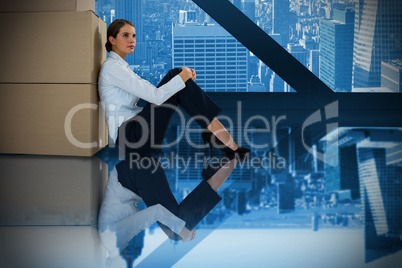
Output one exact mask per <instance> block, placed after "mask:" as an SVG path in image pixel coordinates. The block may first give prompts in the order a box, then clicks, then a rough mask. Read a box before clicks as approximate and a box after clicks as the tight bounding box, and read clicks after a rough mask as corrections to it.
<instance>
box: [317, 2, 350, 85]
mask: <svg viewBox="0 0 402 268" xmlns="http://www.w3.org/2000/svg"><path fill="white" fill-rule="evenodd" d="M353 32H354V11H352V10H345V11H342V10H338V9H334V16H333V20H324V19H321V20H320V79H321V80H322V81H323V82H324V83H325V84H327V86H329V87H330V88H331V89H332V90H334V91H335V90H336V91H351V90H352V69H353Z"/></svg>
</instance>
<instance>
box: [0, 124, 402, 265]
mask: <svg viewBox="0 0 402 268" xmlns="http://www.w3.org/2000/svg"><path fill="white" fill-rule="evenodd" d="M353 131H354V132H356V133H357V132H359V131H360V130H353ZM342 133H343V134H342V135H350V136H352V134H353V133H349V132H342ZM353 135H354V136H356V134H353ZM349 140H350V139H349ZM377 143H378V144H377ZM327 152H329V151H328V150H327ZM337 152H338V154H339V159H340V160H341V161H340V163H341V166H340V168H341V169H343V168H345V167H346V171H347V172H346V173H345V174H355V176H354V177H352V176H349V177H347V180H348V181H349V182H350V181H355V182H357V183H358V184H356V185H350V186H348V187H349V189H346V190H342V189H341V190H339V189H338V190H336V191H334V190H332V191H328V189H329V188H328V187H330V186H331V185H327V188H326V190H327V192H328V193H326V192H325V191H324V189H325V187H324V183H325V181H327V182H331V181H335V180H336V178H338V177H336V176H333V175H332V174H338V173H334V172H333V171H334V170H333V169H330V168H327V169H325V172H321V173H320V172H316V171H314V172H313V171H311V172H308V173H305V174H304V175H303V176H302V175H300V174H302V172H299V175H297V176H294V175H292V174H290V175H289V174H286V176H278V175H275V174H269V173H267V172H268V171H269V169H268V171H267V170H263V169H259V170H253V169H247V168H242V169H241V168H237V171H236V172H238V173H234V174H233V177H235V179H232V178H230V179H229V180H228V181H226V182H225V183H224V185H223V186H222V187H221V188H220V189H219V191H218V193H219V194H220V196H221V197H222V199H223V200H222V201H221V202H219V203H218V205H216V207H214V208H213V210H211V211H210V212H209V213H208V215H207V216H206V217H205V218H204V219H203V220H202V221H201V222H200V223H199V224H198V225H197V227H196V237H195V239H194V240H193V241H190V242H187V243H183V242H181V241H179V242H177V241H173V240H170V239H168V238H167V236H166V234H165V233H164V232H163V231H162V229H161V228H160V227H159V226H158V225H157V224H156V223H154V224H152V222H154V221H155V219H153V220H148V219H147V220H146V223H145V224H144V222H143V224H144V226H145V229H144V228H139V229H143V230H139V231H138V232H133V229H134V228H131V227H132V226H134V224H130V223H131V221H130V220H128V221H125V219H127V218H130V217H129V216H124V215H123V217H122V218H121V219H120V220H122V219H123V220H122V221H124V223H125V224H122V225H118V226H117V225H110V226H111V227H113V228H109V229H105V230H107V231H109V233H108V236H107V238H108V239H105V236H100V233H99V232H98V225H97V223H98V213H99V210H100V204H101V200H103V201H105V200H107V198H106V196H107V195H106V192H107V191H106V192H105V189H110V188H108V186H109V182H111V181H113V180H112V179H111V178H112V174H113V171H112V169H114V166H115V165H116V164H117V163H118V161H117V160H116V158H115V157H114V158H113V157H110V155H107V154H106V153H105V152H104V153H103V154H102V153H99V154H97V156H95V157H92V158H80V157H54V156H34V155H32V156H28V155H0V170H2V176H1V178H0V268H20V267H21V268H25V267H34V268H36V267H37V268H55V267H57V268H92V267H94V268H95V267H96V268H98V267H130V268H131V267H292V268H293V267H306V268H307V267H308V268H311V267H317V268H318V267H319V268H321V267H334V268H335V267H336V268H337V267H342V268H343V267H351V268H352V267H353V268H356V267H357V268H360V267H381V268H383V267H391V268H393V267H400V264H401V263H402V239H401V236H400V233H401V226H402V224H401V223H402V220H401V219H402V213H401V212H402V211H401V196H402V195H401V193H402V192H401V191H402V184H401V178H402V177H401V175H402V165H401V163H402V161H401V159H402V158H401V155H402V146H401V143H400V142H398V143H395V144H394V143H392V144H391V143H389V142H388V143H384V142H382V143H379V142H374V141H367V140H361V141H359V144H358V146H354V145H351V146H349V147H347V146H346V147H345V148H341V149H339V150H337ZM353 158H354V159H355V160H354V161H352V160H353ZM101 159H102V160H103V161H102V160H101ZM342 159H346V160H342ZM350 162H351V163H354V166H350V165H349V166H348V165H344V164H342V163H350ZM106 163H107V164H108V166H107V165H106ZM190 166H191V165H190ZM191 167H192V166H191ZM177 170H178V169H176V172H173V171H174V170H173V171H172V170H171V169H166V174H167V179H168V181H169V185H170V187H171V188H172V192H173V194H174V196H175V198H176V199H177V201H178V202H181V201H182V200H183V198H185V197H186V196H187V195H188V194H189V193H190V192H191V191H192V190H193V189H194V188H195V187H196V186H197V185H198V184H199V183H200V180H199V179H197V178H198V177H196V175H197V174H196V173H197V172H198V173H199V172H200V170H199V169H196V168H189V169H188V170H187V173H179V172H177ZM353 170H355V172H352V171H353ZM240 171H241V172H243V173H241V174H240ZM335 171H337V170H335ZM338 171H339V170H338ZM338 171H337V172H338ZM341 171H342V170H341ZM339 172H340V171H339ZM244 174H246V175H247V176H246V175H244ZM323 174H325V176H326V177H325V180H324V177H323ZM197 176H198V175H197ZM236 176H237V177H236ZM337 176H338V175H337ZM187 177H191V178H192V179H188V178H187ZM241 178H248V179H247V180H245V179H241ZM268 179H269V180H268ZM115 182H116V183H117V179H116V178H115ZM114 185H115V186H118V187H121V185H120V186H119V184H114ZM256 189H257V190H256ZM120 190H121V191H120V193H122V194H123V195H124V193H126V194H128V195H129V194H132V192H131V191H128V190H127V189H125V188H123V187H121V188H120ZM104 192H105V194H104ZM119 197H122V198H123V199H124V198H125V197H124V196H119ZM112 201H113V200H112ZM113 202H114V201H113ZM119 202H120V201H119ZM129 203H130V202H127V204H128V205H129V207H130V208H132V209H133V211H136V213H137V212H141V213H142V215H144V214H143V211H139V210H137V208H135V207H134V206H131V205H130V204H131V203H130V204H129ZM115 204H117V206H116V207H122V208H123V210H122V211H123V212H125V211H126V208H127V207H124V206H120V205H121V204H120V203H115ZM145 208H146V207H145V205H143V203H139V209H140V210H144V209H145ZM147 209H148V208H147ZM101 211H102V210H101ZM148 211H149V210H148ZM112 212H113V211H112ZM112 214H113V213H112ZM105 215H106V214H104V215H103V216H105ZM148 215H149V214H148ZM106 216H108V215H106ZM120 216H121V215H120ZM99 218H101V217H99ZM171 218H172V217H171ZM109 220H110V218H109ZM132 220H133V223H134V222H135V219H134V218H133V219H132ZM111 222H112V223H114V222H113V219H112V220H111ZM137 223H138V222H137ZM99 226H100V225H99ZM110 226H107V227H110ZM119 226H120V227H123V228H117V227H119ZM137 227H138V225H137ZM99 229H101V228H100V227H99ZM137 229H138V228H137ZM172 230H173V229H172ZM180 230H181V229H180ZM101 233H102V232H101Z"/></svg>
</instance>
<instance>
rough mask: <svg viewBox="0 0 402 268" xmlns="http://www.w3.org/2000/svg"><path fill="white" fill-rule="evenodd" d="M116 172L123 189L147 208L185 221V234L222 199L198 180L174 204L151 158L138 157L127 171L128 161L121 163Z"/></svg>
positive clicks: (162, 171) (165, 180) (162, 174)
mask: <svg viewBox="0 0 402 268" xmlns="http://www.w3.org/2000/svg"><path fill="white" fill-rule="evenodd" d="M141 163H143V164H144V165H141ZM116 169H117V173H118V179H119V181H120V183H121V184H122V185H123V186H124V187H126V188H128V189H130V190H131V191H133V192H134V193H136V194H138V195H139V196H141V198H142V199H143V200H144V203H145V204H146V205H147V206H148V207H149V206H152V205H156V204H161V205H163V206H164V207H165V208H167V209H168V210H169V211H170V212H172V213H173V214H174V215H176V216H177V217H179V218H180V219H182V220H183V221H185V222H186V227H187V228H188V229H189V230H192V229H193V228H194V227H195V226H196V225H197V224H198V223H199V222H200V221H201V220H202V219H203V218H204V217H205V216H206V215H207V214H208V213H209V212H210V211H211V210H212V209H213V208H214V207H215V206H216V204H218V203H219V201H220V200H221V199H222V198H221V197H220V196H219V195H218V194H217V193H216V192H215V191H214V190H213V189H212V188H211V186H210V185H209V184H208V182H207V181H205V180H202V181H201V182H200V184H199V185H198V186H197V187H196V188H195V189H194V190H193V191H191V193H190V194H188V195H187V196H186V198H184V200H183V201H182V202H181V203H180V204H178V203H177V201H176V198H175V197H174V196H173V193H172V191H171V190H170V187H169V183H168V180H167V177H166V174H165V171H164V169H163V167H162V166H161V165H160V164H159V162H158V161H157V159H156V158H154V157H153V156H144V157H141V159H137V162H136V163H133V162H131V167H130V161H129V160H124V161H121V162H120V163H119V164H118V165H117V166H116ZM159 225H160V226H161V227H162V229H163V230H164V231H165V232H166V230H167V227H165V226H163V225H162V224H160V223H159ZM175 240H177V239H175Z"/></svg>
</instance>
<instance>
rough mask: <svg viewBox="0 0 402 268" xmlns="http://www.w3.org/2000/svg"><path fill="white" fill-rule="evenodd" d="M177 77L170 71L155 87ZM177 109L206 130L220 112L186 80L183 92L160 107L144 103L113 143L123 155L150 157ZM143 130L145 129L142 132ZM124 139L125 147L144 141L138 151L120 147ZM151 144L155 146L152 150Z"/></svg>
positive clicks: (177, 70)
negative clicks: (178, 107)
mask: <svg viewBox="0 0 402 268" xmlns="http://www.w3.org/2000/svg"><path fill="white" fill-rule="evenodd" d="M179 73H180V69H177V68H176V69H172V70H170V71H169V72H168V73H167V74H166V75H165V77H164V78H163V79H162V81H161V82H160V83H159V85H158V87H160V86H161V85H163V84H166V83H167V82H169V81H170V80H171V79H172V78H173V77H174V76H176V75H177V74H179ZM178 105H180V107H181V108H182V109H183V110H184V111H185V112H186V113H187V114H188V115H189V116H191V117H192V118H194V119H195V121H196V122H197V123H198V124H199V125H200V126H201V128H206V127H207V126H208V125H209V124H210V122H211V121H212V119H214V118H215V117H216V116H217V115H218V114H219V113H220V112H221V111H222V110H221V108H219V106H217V105H216V104H215V103H214V102H213V101H212V100H211V99H210V98H209V97H208V95H207V94H205V92H204V91H203V90H202V89H201V88H200V87H199V86H198V85H197V84H196V83H195V82H194V81H193V80H191V79H189V80H188V81H187V82H186V87H185V88H184V89H182V90H180V91H179V92H177V93H176V94H174V95H173V96H172V97H170V98H169V99H168V100H166V101H165V102H164V103H163V104H162V105H159V106H158V105H155V104H151V103H147V104H146V105H145V106H144V108H143V110H142V111H141V112H140V113H139V114H138V115H137V116H135V117H134V118H132V119H131V120H128V121H127V122H125V123H123V124H122V125H121V126H120V127H119V134H118V138H117V143H118V144H119V145H120V147H123V149H125V152H126V153H127V154H128V153H130V152H135V153H139V154H141V155H150V154H152V153H154V152H155V151H156V150H157V149H158V146H160V145H162V143H163V140H164V138H165V135H166V131H167V129H168V126H169V122H170V119H171V117H172V115H173V114H174V112H175V109H176V107H177V106H178ZM144 122H146V124H144ZM144 127H146V128H147V129H143V128H144ZM151 136H152V137H153V141H152V139H151ZM124 137H125V139H126V141H127V142H128V143H129V144H139V143H141V142H140V141H141V140H143V141H144V144H143V145H142V146H141V147H138V146H135V148H130V146H126V145H125V144H123V143H122V140H123V142H124ZM152 142H153V143H154V144H155V145H156V146H152Z"/></svg>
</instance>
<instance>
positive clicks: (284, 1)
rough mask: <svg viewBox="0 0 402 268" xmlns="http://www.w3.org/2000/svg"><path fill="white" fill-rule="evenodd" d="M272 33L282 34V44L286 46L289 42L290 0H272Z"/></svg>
mask: <svg viewBox="0 0 402 268" xmlns="http://www.w3.org/2000/svg"><path fill="white" fill-rule="evenodd" d="M272 6H273V14H272V33H273V34H280V35H281V37H282V41H281V42H280V45H281V46H283V47H286V46H287V44H288V42H289V15H290V14H289V13H290V12H289V0H272Z"/></svg>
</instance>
